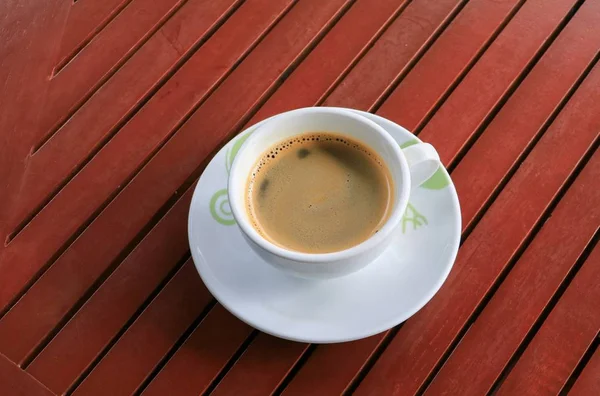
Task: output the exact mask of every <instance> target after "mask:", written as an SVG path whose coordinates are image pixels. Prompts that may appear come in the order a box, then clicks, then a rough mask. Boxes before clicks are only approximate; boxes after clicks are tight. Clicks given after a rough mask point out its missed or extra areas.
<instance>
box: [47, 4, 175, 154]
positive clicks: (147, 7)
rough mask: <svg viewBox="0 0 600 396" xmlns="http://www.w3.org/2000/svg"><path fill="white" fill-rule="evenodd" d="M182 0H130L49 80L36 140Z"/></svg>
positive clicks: (114, 69)
mask: <svg viewBox="0 0 600 396" xmlns="http://www.w3.org/2000/svg"><path fill="white" fill-rule="evenodd" d="M182 2H183V0H133V1H132V2H131V3H130V4H129V6H128V7H126V8H125V9H124V10H123V12H121V13H120V14H119V15H118V16H117V17H116V18H115V19H114V20H112V21H111V22H110V23H109V24H108V25H107V26H106V28H104V29H103V30H102V32H100V34H99V35H98V36H96V37H94V39H93V40H92V41H91V42H90V43H89V44H88V45H87V46H86V47H85V48H84V49H83V51H81V52H80V53H79V54H77V56H76V57H75V58H73V60H72V61H71V62H69V63H68V64H67V65H66V66H65V67H64V68H63V69H62V70H60V72H58V74H55V75H54V76H53V78H52V80H50V88H49V90H48V95H47V98H46V104H45V106H44V112H43V113H42V117H41V120H40V130H39V133H40V135H38V139H39V140H38V142H36V146H38V145H39V143H41V142H43V140H44V139H45V138H46V137H47V136H48V135H49V134H50V133H51V132H52V131H53V130H54V129H56V128H57V127H58V126H59V125H60V123H61V122H63V121H65V120H66V119H68V118H69V115H70V113H72V112H73V111H74V110H75V109H76V108H77V107H78V105H79V104H81V103H82V100H84V99H85V98H86V96H89V95H91V94H92V93H93V92H94V90H95V89H96V88H97V87H98V86H99V85H100V84H101V83H102V82H103V80H105V79H106V78H108V77H110V75H111V74H112V73H113V72H114V71H116V70H117V69H118V67H119V66H120V63H121V62H122V61H124V60H125V59H126V58H127V57H128V56H129V55H131V54H133V53H134V52H135V51H136V50H137V49H138V48H139V46H140V45H142V44H143V43H144V41H145V40H146V39H147V38H148V37H150V36H151V35H152V34H153V33H154V30H156V29H157V28H158V27H159V26H160V25H161V24H162V23H163V22H164V20H165V19H167V18H168V17H169V16H170V15H171V13H172V12H173V11H174V10H176V9H177V7H178V6H179V5H180V4H181V3H182Z"/></svg>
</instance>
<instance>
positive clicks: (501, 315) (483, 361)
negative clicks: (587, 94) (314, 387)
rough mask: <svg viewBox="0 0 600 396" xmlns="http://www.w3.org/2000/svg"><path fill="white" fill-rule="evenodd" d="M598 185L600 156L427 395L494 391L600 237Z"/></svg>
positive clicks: (595, 158) (574, 188)
mask: <svg viewBox="0 0 600 396" xmlns="http://www.w3.org/2000/svg"><path fill="white" fill-rule="evenodd" d="M596 96H597V95H596ZM597 180H600V155H596V156H595V157H594V158H592V159H591V161H590V163H588V164H587V165H586V167H585V168H584V170H583V171H582V173H581V174H580V175H579V176H578V177H577V180H576V181H575V183H574V184H573V186H572V187H571V188H570V189H569V191H568V192H567V194H566V195H565V197H564V198H563V199H562V200H561V202H560V203H559V204H558V206H557V208H556V210H554V211H553V213H552V215H551V217H550V219H549V220H548V221H547V222H546V223H545V224H544V226H543V228H542V229H541V231H540V232H539V234H538V235H537V236H536V237H535V239H534V240H533V242H532V243H531V245H530V246H529V247H528V248H527V250H526V251H525V253H524V254H523V256H522V257H521V258H520V259H519V261H518V262H517V263H516V264H515V266H514V268H513V269H512V270H511V271H510V273H509V274H508V276H507V278H506V279H505V280H504V281H503V282H502V284H501V285H500V288H499V289H498V290H497V291H496V292H495V293H494V296H493V297H492V299H491V300H490V301H489V302H488V304H487V305H486V307H485V308H484V310H483V311H482V313H481V314H480V315H479V317H478V318H477V320H476V321H475V323H473V324H472V325H471V327H470V328H469V331H468V332H467V334H465V336H464V337H463V338H462V339H461V341H460V344H459V345H458V346H457V347H456V349H455V350H454V351H453V352H452V355H451V356H450V358H449V359H448V360H447V361H446V363H445V364H444V366H443V367H442V369H441V370H440V372H439V373H438V374H437V376H436V377H435V379H434V380H433V382H432V383H431V385H430V386H429V387H428V388H427V392H426V393H427V394H431V395H436V394H440V393H442V391H446V392H450V393H454V394H460V395H482V394H487V393H488V392H489V391H490V390H491V388H492V387H493V385H494V383H495V381H496V380H497V379H498V378H499V377H500V375H501V373H502V371H503V370H504V369H505V367H506V366H507V365H508V363H509V361H510V359H511V357H512V356H513V355H514V354H515V352H516V351H517V349H518V348H519V345H521V343H522V342H523V341H524V339H525V337H526V336H527V334H528V333H529V332H530V331H531V329H532V328H533V326H534V325H535V322H536V320H537V319H538V317H539V316H540V315H542V313H543V311H544V309H546V306H547V305H548V304H550V303H551V300H552V297H553V296H554V295H555V293H556V292H557V290H558V289H559V287H560V285H561V284H562V283H563V282H564V279H565V277H566V276H567V275H568V274H569V273H570V272H571V271H572V270H573V267H574V266H575V264H576V263H577V260H578V258H579V256H580V255H581V253H582V252H583V251H584V249H585V248H586V246H587V244H588V243H589V242H590V240H591V239H592V237H593V235H594V233H595V232H596V230H597V228H598V224H600V189H594V188H590V186H592V185H593V184H594V181H597ZM473 372H477V375H476V376H473V375H472V373H473ZM469 373H471V374H469Z"/></svg>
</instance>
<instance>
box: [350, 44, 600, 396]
mask: <svg viewBox="0 0 600 396" xmlns="http://www.w3.org/2000/svg"><path fill="white" fill-rule="evenodd" d="M571 45H572V44H571ZM599 83H600V65H597V66H596V67H595V68H594V70H593V72H592V73H591V74H590V75H589V76H588V78H586V80H585V81H584V82H583V84H582V86H581V87H580V89H579V90H578V91H577V92H576V93H575V95H574V96H573V98H572V99H571V101H570V102H569V103H568V104H567V106H566V107H565V109H564V110H563V111H562V112H561V114H560V115H559V117H558V118H557V119H556V120H555V122H554V123H553V124H552V126H551V127H550V128H549V130H548V131H547V132H546V133H545V134H544V136H543V137H542V138H541V139H540V141H539V142H538V143H537V145H536V146H535V148H534V149H533V151H532V152H531V154H530V155H529V156H528V157H527V158H526V160H525V161H524V162H523V163H522V164H520V166H519V168H518V170H517V172H516V173H515V175H514V176H513V177H512V178H511V179H510V181H509V182H508V184H507V186H506V187H505V188H504V190H502V192H501V193H500V195H499V196H498V198H497V199H496V200H495V201H494V203H493V204H492V205H491V207H490V209H489V210H488V211H487V213H486V215H485V216H484V217H483V218H482V220H481V221H480V222H479V224H478V225H477V227H476V228H475V229H474V230H473V232H472V233H471V234H470V235H469V237H468V239H467V240H466V241H465V243H464V244H463V245H462V247H461V249H460V250H459V252H458V256H457V259H456V262H455V264H454V268H453V270H452V272H451V273H450V275H449V277H448V279H447V281H446V283H445V284H444V285H443V286H442V288H441V289H440V291H439V292H438V294H437V295H436V296H435V297H434V298H433V299H432V300H431V301H430V302H429V303H428V304H427V305H426V306H425V307H424V308H423V309H422V310H421V311H419V312H418V313H417V314H416V315H415V316H413V317H412V318H411V319H410V320H408V321H407V322H405V323H404V325H403V326H402V327H401V328H400V330H399V331H398V333H397V334H396V335H395V336H394V338H393V339H392V341H391V343H390V345H389V346H388V347H387V348H386V349H385V351H384V352H383V354H382V355H381V356H380V357H379V359H378V360H377V362H376V363H375V365H374V366H373V368H372V369H371V370H370V371H369V373H368V375H367V376H366V378H365V379H364V381H363V382H362V383H361V384H360V387H359V388H358V390H357V394H359V395H360V394H386V393H389V392H392V390H393V391H394V392H397V393H398V394H413V393H415V392H417V391H418V389H419V388H420V387H421V386H422V385H423V383H424V382H425V381H426V380H427V378H428V376H429V375H430V374H431V373H432V370H434V369H435V367H436V365H437V364H438V363H439V362H440V360H441V359H442V357H443V356H444V354H445V353H446V351H447V350H448V349H449V348H450V347H451V346H452V344H453V342H455V341H456V338H457V337H458V336H459V335H460V333H461V330H462V329H463V328H464V326H465V325H466V324H467V323H468V320H469V318H470V317H471V315H473V313H474V312H475V311H476V309H477V307H478V305H479V303H480V302H481V301H482V299H483V298H484V297H485V295H486V293H488V291H489V290H490V288H491V287H493V285H494V283H495V282H496V280H497V278H498V276H499V275H500V274H501V273H502V272H503V271H504V270H505V268H506V266H507V265H508V264H509V263H510V261H511V259H512V258H513V256H514V255H515V254H516V253H517V252H518V251H519V249H520V248H521V246H522V245H523V244H524V243H525V241H526V240H527V237H528V236H529V235H530V233H531V232H532V230H533V229H534V227H535V226H536V224H537V223H538V222H539V221H540V219H541V217H542V216H543V215H544V212H545V211H546V209H547V207H548V205H550V203H551V202H552V200H553V199H554V198H555V197H556V195H557V194H558V192H559V191H560V189H561V188H562V187H563V186H564V184H565V182H566V181H567V179H568V177H569V175H570V174H571V173H572V172H573V171H574V170H575V168H576V166H577V164H578V162H579V161H580V160H581V157H582V156H583V155H584V153H585V152H586V151H588V150H589V149H590V147H591V145H592V144H593V142H594V140H595V139H597V137H598V127H599V122H600V115H599V114H600V108H598V106H600V105H599V104H598V99H599V97H598V94H599V92H598V90H597V86H598V84H599ZM546 99H549V98H546ZM582 106H583V107H582ZM585 106H588V107H587V108H586V107H585ZM592 108H593V109H594V110H592ZM596 109H598V110H596ZM514 110H515V113H514V114H515V117H516V116H517V114H520V112H521V110H522V109H514ZM519 133H527V130H520V129H519V130H505V131H504V134H503V135H502V136H499V138H500V139H499V140H498V141H497V143H496V146H497V147H498V150H497V152H496V153H495V155H494V158H505V159H506V158H507V157H506V155H512V153H510V151H508V150H507V152H506V153H505V152H504V151H503V150H502V148H503V147H504V146H503V143H501V142H503V139H504V140H506V139H512V136H513V134H519ZM565 142H569V144H565ZM471 153H472V151H471V152H469V153H468V154H467V156H469V155H471ZM484 159H486V160H487V159H489V158H486V157H484V158H481V157H480V161H481V162H484ZM479 172H480V171H479V169H477V168H474V169H473V170H472V173H471V174H469V177H471V178H474V177H475V176H476V175H478V174H479ZM491 177H494V175H493V174H492V175H491ZM454 182H455V183H457V182H459V183H461V182H463V181H462V180H461V179H459V178H457V177H454ZM469 196H470V195H468V194H467V195H463V197H469ZM464 201H465V199H464V198H463V202H464ZM523 203H526V204H523ZM517 207H518V208H519V210H518V213H517V214H518V215H515V212H514V208H517ZM482 262H485V263H486V265H485V266H482V265H481V263H482Z"/></svg>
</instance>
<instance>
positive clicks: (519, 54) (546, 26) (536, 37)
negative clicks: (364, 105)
mask: <svg viewBox="0 0 600 396" xmlns="http://www.w3.org/2000/svg"><path fill="white" fill-rule="evenodd" d="M575 2H576V1H575V0H551V1H544V0H534V1H527V2H525V4H524V5H523V6H522V7H521V8H520V9H519V11H518V13H517V14H516V15H515V16H514V18H512V19H511V20H510V21H509V22H508V24H507V26H506V27H504V29H503V30H502V31H501V33H500V34H499V36H498V37H497V38H496V39H495V40H494V41H493V43H492V44H491V46H490V47H489V48H488V49H487V50H486V52H485V53H484V54H483V56H482V57H481V59H479V60H477V63H476V64H475V66H474V69H473V70H472V71H471V72H470V73H469V75H468V77H467V79H466V80H465V81H464V82H462V83H461V85H460V86H459V88H458V90H459V92H457V93H456V94H454V95H453V96H452V97H451V99H450V102H451V103H453V102H454V101H456V100H457V97H460V96H461V95H464V94H465V93H467V92H468V93H469V94H470V98H471V103H470V105H469V110H470V111H469V113H468V114H464V113H465V112H461V115H462V117H468V118H471V119H472V121H470V123H468V124H467V125H465V126H463V124H464V123H463V122H461V123H460V124H459V125H458V128H473V122H474V121H475V120H477V119H479V120H481V117H482V114H481V113H482V112H483V115H485V114H486V113H487V112H489V110H490V109H491V108H492V106H490V104H493V103H495V102H497V101H498V99H499V98H500V97H501V96H502V95H503V94H504V93H505V92H506V90H507V89H508V88H509V87H510V86H511V84H512V83H513V82H514V81H515V79H516V78H517V77H518V76H519V74H520V73H522V71H523V69H524V68H525V67H526V65H527V63H528V62H530V61H531V59H532V58H533V57H534V56H535V54H536V53H537V52H538V51H539V49H540V47H541V46H542V45H543V44H544V42H545V41H546V40H547V39H548V38H549V36H550V35H551V34H552V32H553V31H554V30H555V29H556V28H557V25H558V24H559V23H560V22H561V20H562V19H563V18H565V16H566V15H567V13H568V12H569V10H570V9H571V8H572V7H573V5H574V4H575ZM515 3H517V2H501V3H498V2H494V1H484V2H483V4H477V2H470V3H468V4H467V5H466V6H465V8H464V10H463V11H461V13H460V14H459V16H458V17H457V18H456V19H455V20H454V21H453V22H452V24H450V26H449V27H448V28H447V29H446V31H444V33H443V34H442V35H441V36H440V38H439V39H438V40H437V41H436V42H435V43H434V44H433V46H432V47H431V48H430V49H429V50H428V51H427V53H426V54H425V55H424V56H423V59H421V60H420V61H419V63H417V64H416V65H415V67H414V68H413V69H412V70H411V71H410V72H409V73H408V75H407V76H406V77H405V78H404V79H403V80H402V81H401V82H400V84H399V85H398V87H397V88H396V89H395V90H394V92H393V93H392V94H391V95H390V97H389V98H388V99H387V100H386V101H385V103H384V104H383V105H382V106H381V108H380V109H379V110H378V111H377V113H378V114H380V115H382V116H383V117H386V118H388V119H391V120H393V121H395V122H397V123H399V124H400V125H402V126H404V127H405V128H408V129H409V130H413V131H418V130H420V129H421V128H422V127H423V125H424V123H425V122H426V121H427V119H428V117H430V116H431V115H432V113H433V111H434V110H435V108H436V106H439V105H440V103H443V99H444V97H445V95H447V92H448V91H449V90H451V89H452V86H453V85H454V84H456V83H457V80H459V79H460V78H462V76H463V75H464V73H465V72H467V71H468V68H469V63H470V62H473V61H474V60H475V59H474V58H475V57H476V56H477V53H478V52H479V51H481V50H482V49H483V46H484V45H485V43H486V41H487V40H488V39H489V37H490V36H492V35H493V34H494V33H496V31H497V30H498V25H499V24H500V23H502V21H503V19H504V17H505V15H506V14H507V13H510V12H511V11H513V10H514V9H515ZM521 4H522V2H518V5H517V7H518V6H520V5H521ZM477 5H478V6H479V7H476V6H477ZM466 38H468V39H466ZM450 48H451V49H450ZM508 54H510V56H508ZM484 76H485V77H484ZM482 78H486V84H481V79H482ZM475 81H477V82H476V83H475ZM475 84H477V85H475ZM474 87H477V89H475V90H474ZM473 92H477V96H478V98H477V100H472V95H473ZM454 109H456V108H454ZM440 114H448V112H447V111H446V110H445V108H443V109H442V110H441V111H440ZM436 117H437V118H440V117H441V115H436ZM477 117H479V118H477ZM437 118H434V120H432V125H435V127H434V126H431V127H430V126H428V127H426V130H425V131H424V132H423V136H422V137H423V138H424V139H426V140H430V139H431V134H432V132H435V131H436V130H437V128H438V127H439V126H440V125H441V124H440V123H439V122H438V121H437ZM442 118H443V117H442ZM461 120H462V118H461ZM446 121H451V123H448V124H446V125H454V124H455V123H456V121H455V120H454V119H453V120H446ZM476 125H477V124H475V126H476ZM444 129H447V128H444ZM440 133H444V131H442V132H440ZM452 136H460V135H455V134H454V132H453V133H452ZM446 162H447V160H446Z"/></svg>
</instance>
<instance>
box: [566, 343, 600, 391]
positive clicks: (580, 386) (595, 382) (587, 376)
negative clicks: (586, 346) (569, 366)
mask: <svg viewBox="0 0 600 396" xmlns="http://www.w3.org/2000/svg"><path fill="white" fill-rule="evenodd" d="M599 373H600V348H596V352H594V354H593V355H592V358H591V359H590V361H589V362H587V364H586V365H585V367H584V369H583V372H582V373H581V374H580V375H579V377H578V378H577V380H576V381H575V385H573V388H571V390H570V392H569V395H573V396H588V395H598V394H600V375H599Z"/></svg>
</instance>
